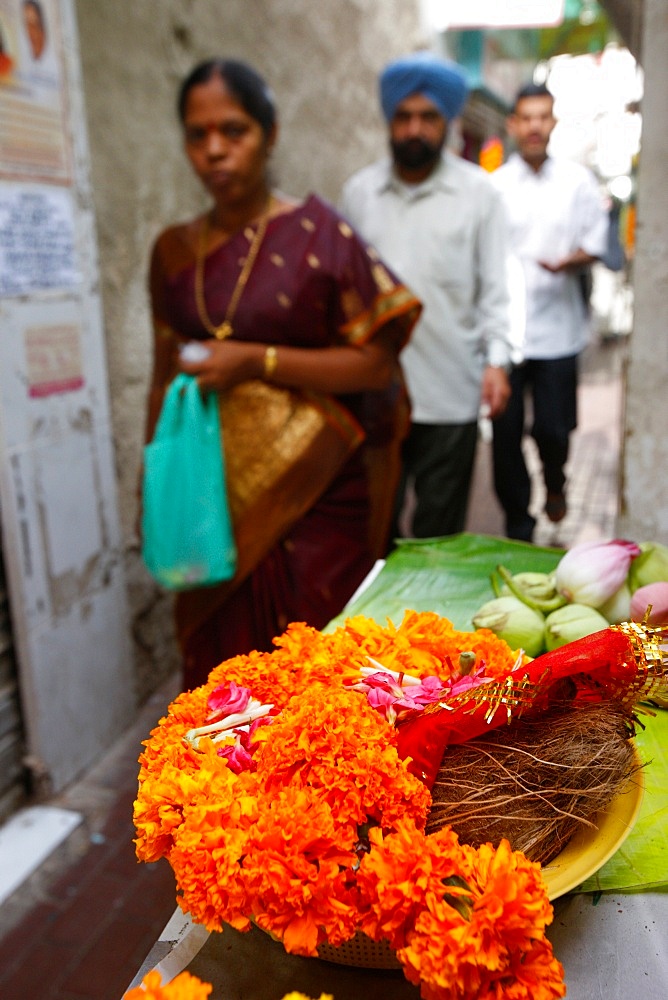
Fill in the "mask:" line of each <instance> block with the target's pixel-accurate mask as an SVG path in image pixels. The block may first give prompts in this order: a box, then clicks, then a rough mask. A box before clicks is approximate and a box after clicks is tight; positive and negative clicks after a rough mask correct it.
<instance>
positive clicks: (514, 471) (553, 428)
mask: <svg viewBox="0 0 668 1000" xmlns="http://www.w3.org/2000/svg"><path fill="white" fill-rule="evenodd" d="M577 360H578V359H577V355H575V354H574V355H570V356H569V357H567V358H551V359H549V360H542V359H541V360H535V359H534V360H529V361H525V362H524V364H521V365H517V366H515V367H514V368H513V370H512V372H511V375H510V385H511V389H512V395H511V397H510V401H509V403H508V407H507V408H506V411H505V413H504V414H503V415H502V416H501V417H498V418H497V419H496V420H495V421H494V423H493V428H494V438H493V448H492V452H493V461H494V488H495V490H496V494H497V496H498V498H499V501H500V503H501V506H502V507H503V509H504V512H505V517H506V534H507V536H508V537H509V538H519V539H523V540H525V541H530V540H531V535H532V532H533V528H534V524H535V519H534V518H533V517H532V516H531V515H530V514H529V504H530V501H531V478H530V476H529V472H528V470H527V467H526V462H525V461H524V454H523V452H522V438H523V436H524V430H525V402H526V398H527V396H528V395H529V394H530V396H531V401H532V408H533V422H532V426H531V429H530V434H531V436H532V437H533V439H534V440H535V442H536V445H537V447H538V453H539V455H540V459H541V462H542V465H543V478H544V480H545V487H546V489H547V491H548V493H562V492H563V489H564V484H565V482H566V476H565V474H564V466H565V465H566V461H567V459H568V445H569V439H570V433H571V431H572V430H573V429H574V428H575V426H576V423H577Z"/></svg>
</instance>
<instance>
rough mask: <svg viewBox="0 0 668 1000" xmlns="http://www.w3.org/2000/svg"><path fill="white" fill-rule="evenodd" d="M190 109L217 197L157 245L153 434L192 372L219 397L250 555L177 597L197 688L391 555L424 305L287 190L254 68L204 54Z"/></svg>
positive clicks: (322, 209) (184, 119)
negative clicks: (408, 372) (278, 184)
mask: <svg viewBox="0 0 668 1000" xmlns="http://www.w3.org/2000/svg"><path fill="white" fill-rule="evenodd" d="M178 109H179V116H180V119H181V123H182V126H183V133H184V141H185V150H186V154H187V156H188V159H189V161H190V163H191V166H192V168H193V170H194V171H195V173H196V175H197V176H198V177H199V179H200V180H201V182H202V183H203V185H204V187H205V189H206V190H207V191H208V193H209V194H210V196H211V199H212V207H211V209H210V210H209V211H208V212H207V213H206V214H204V215H202V216H199V217H198V218H196V219H193V220H192V221H189V222H187V223H185V224H180V225H176V226H173V227H170V228H169V229H167V230H165V231H164V232H163V233H162V234H161V235H160V236H159V237H158V239H157V241H156V243H155V246H154V248H153V253H152V259H151V270H150V294H151V305H152V312H153V319H154V366H153V375H152V381H151V387H150V393H149V404H148V420H147V440H151V438H152V436H153V433H154V430H155V426H156V422H157V419H158V415H159V412H160V408H161V405H162V401H163V398H164V394H165V391H166V388H167V386H168V384H169V383H170V381H171V380H172V379H173V378H174V376H175V375H176V374H177V373H178V372H179V371H185V372H186V373H188V374H191V375H194V376H195V377H196V379H197V382H198V385H199V388H200V391H201V392H202V393H210V392H215V393H217V394H218V395H219V399H220V403H221V422H222V436H223V441H224V453H225V463H226V473H227V477H228V493H229V494H230V508H231V512H232V520H233V525H234V530H235V540H236V543H237V549H238V566H237V573H236V575H235V577H234V579H233V580H232V581H230V582H228V583H223V584H220V585H218V586H215V587H207V588H200V589H198V590H197V589H196V590H192V591H188V592H185V593H182V594H179V595H178V596H177V598H176V606H175V614H176V624H177V635H178V638H179V642H180V645H181V648H182V652H183V657H184V674H185V677H184V679H185V684H186V686H187V687H193V686H195V685H198V684H201V683H203V682H204V681H205V680H206V677H207V676H208V673H209V671H210V670H211V668H212V667H213V666H215V665H216V664H217V663H219V662H221V661H222V660H224V659H226V658H229V657H231V656H234V655H237V654H240V653H246V652H248V651H250V650H251V649H258V650H267V649H270V648H271V645H272V639H273V638H274V637H275V636H277V635H280V634H281V633H282V632H283V631H284V630H285V628H286V627H287V625H288V624H289V623H290V622H292V621H304V622H307V623H308V624H309V625H312V626H314V627H315V628H322V627H323V626H324V625H325V624H326V623H327V622H328V621H329V620H331V618H332V617H334V615H336V614H337V613H338V612H339V611H341V609H342V608H343V606H344V605H345V603H346V601H347V600H348V599H349V597H350V596H351V595H352V594H353V592H354V591H355V589H356V588H357V587H358V585H359V584H360V582H361V581H362V580H363V579H364V577H365V576H366V574H367V573H368V571H369V570H370V569H371V567H372V566H373V563H374V561H375V559H376V558H378V556H379V555H381V554H382V552H383V551H384V550H385V545H386V542H387V537H386V536H387V532H388V530H389V518H390V514H391V507H392V499H393V494H394V490H395V486H396V478H397V474H398V463H399V454H398V447H399V443H400V440H401V438H402V436H403V434H404V431H405V426H406V420H407V415H408V407H407V402H406V395H405V391H404V388H403V383H402V380H401V375H400V369H399V365H398V354H399V351H400V350H401V348H402V347H403V345H404V344H405V343H406V340H407V338H408V336H409V334H410V331H411V329H412V327H413V325H414V323H415V321H416V319H417V317H418V315H419V311H420V304H419V303H418V301H417V300H416V299H415V297H414V296H413V295H412V293H411V292H410V291H409V290H408V289H407V288H406V287H405V286H403V285H402V284H401V283H400V282H399V281H398V280H397V279H396V278H395V277H394V276H393V275H392V274H391V273H390V272H389V271H388V269H387V268H385V267H384V265H383V264H382V263H381V262H380V261H379V260H378V258H377V255H376V254H375V253H374V251H373V250H372V249H371V248H368V247H366V246H365V244H364V243H363V242H362V241H361V240H360V239H359V238H358V236H357V235H356V234H355V233H354V232H353V230H352V229H351V228H350V226H348V224H347V223H346V222H345V221H344V220H343V219H342V218H341V217H340V216H339V215H337V213H336V212H335V211H334V210H333V209H332V208H330V207H329V206H328V205H327V204H326V203H325V202H323V201H322V200H320V199H319V198H318V197H316V196H314V195H311V196H309V197H308V198H307V199H306V200H305V201H304V202H297V201H294V200H291V199H289V198H287V197H286V196H285V195H283V194H280V193H276V192H273V191H272V189H271V187H270V183H269V180H268V177H267V168H268V161H269V158H270V155H271V151H272V149H273V147H274V144H275V142H276V136H277V124H276V112H275V108H274V104H273V100H272V97H271V93H270V91H269V90H268V88H267V87H266V85H265V83H264V81H263V80H262V79H261V77H259V76H258V75H257V73H255V71H254V70H253V69H251V67H249V66H247V65H246V64H244V63H240V62H237V61H232V60H211V61H208V62H206V63H203V64H201V65H200V66H198V67H196V68H195V69H194V70H193V71H192V73H191V74H190V75H189V77H188V78H187V79H186V80H185V81H184V83H183V84H182V87H181V91H180V95H179V101H178ZM195 345H196V346H195ZM277 400H278V402H277ZM285 405H287V406H288V407H289V408H291V409H290V415H289V416H290V419H288V420H287V422H286V423H285V428H287V431H285V428H284V430H283V431H282V432H281V433H282V437H281V441H280V445H279V446H276V442H275V441H274V440H273V438H274V437H275V434H276V433H277V432H275V431H274V430H273V428H274V427H275V426H277V421H276V419H275V416H276V415H275V412H274V411H275V409H276V407H278V408H279V409H280V408H281V407H285ZM302 409H305V410H306V412H307V414H311V415H312V414H313V413H315V414H317V415H318V418H319V419H320V420H321V425H322V426H321V428H320V434H319V436H318V437H317V438H315V439H311V438H310V437H309V432H307V431H306V430H305V431H304V433H303V434H302V433H301V432H300V430H299V427H300V426H301V424H300V420H301V415H302ZM302 422H303V421H302ZM305 422H306V423H308V419H306V420H305ZM278 423H280V420H279V421H278ZM267 484H268V485H267Z"/></svg>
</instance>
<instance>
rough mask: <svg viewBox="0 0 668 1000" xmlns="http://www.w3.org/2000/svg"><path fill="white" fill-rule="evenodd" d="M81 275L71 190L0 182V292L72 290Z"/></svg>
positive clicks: (18, 293)
mask: <svg viewBox="0 0 668 1000" xmlns="http://www.w3.org/2000/svg"><path fill="white" fill-rule="evenodd" d="M79 280H80V275H79V272H78V269H77V267H76V258H75V252H74V205H73V203H72V195H71V194H70V192H69V190H67V189H65V188H48V187H43V188H38V187H18V186H15V185H6V186H5V185H3V184H1V183H0V295H26V294H28V293H30V292H36V291H41V290H47V289H71V288H73V287H74V286H75V285H77V284H78V283H79Z"/></svg>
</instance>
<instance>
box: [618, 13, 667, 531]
mask: <svg viewBox="0 0 668 1000" xmlns="http://www.w3.org/2000/svg"><path fill="white" fill-rule="evenodd" d="M643 21H644V23H643V45H642V53H641V63H642V67H643V70H644V74H645V93H644V97H643V101H642V114H643V136H642V150H641V154H640V168H639V174H638V233H637V244H636V257H635V260H634V265H633V270H634V290H635V319H634V327H633V333H632V335H631V345H630V348H631V349H630V358H629V367H628V380H627V397H626V418H625V439H624V460H623V482H622V514H621V517H620V522H619V533H620V534H621V535H623V536H624V537H626V538H633V539H636V540H637V541H643V540H645V539H648V540H649V539H652V540H656V541H661V542H664V543H666V544H668V492H667V491H666V470H668V405H666V385H667V384H668V291H667V290H668V185H667V184H666V163H667V162H668V131H667V130H666V124H665V116H666V107H667V106H668V67H667V66H666V60H665V53H666V50H667V48H668V7H667V5H666V3H665V0H645V5H644V12H643Z"/></svg>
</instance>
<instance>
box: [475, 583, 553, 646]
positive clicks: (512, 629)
mask: <svg viewBox="0 0 668 1000" xmlns="http://www.w3.org/2000/svg"><path fill="white" fill-rule="evenodd" d="M472 621H473V627H474V628H476V629H478V628H488V629H490V630H491V631H492V632H494V634H495V635H498V637H499V638H500V639H503V640H504V641H505V642H507V643H508V645H509V646H510V648H511V649H523V650H524V652H525V653H526V654H527V656H538V654H539V653H542V652H543V650H544V649H545V619H544V618H543V616H542V615H541V614H540V613H539V612H538V611H534V610H533V608H530V607H528V606H527V605H526V604H524V602H523V601H520V599H519V597H515V596H514V595H513V594H509V595H507V596H506V597H495V598H494V599H493V600H491V601H487V603H486V604H483V606H482V607H481V608H480V609H479V610H478V611H476V613H475V615H474V616H473V619H472Z"/></svg>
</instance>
